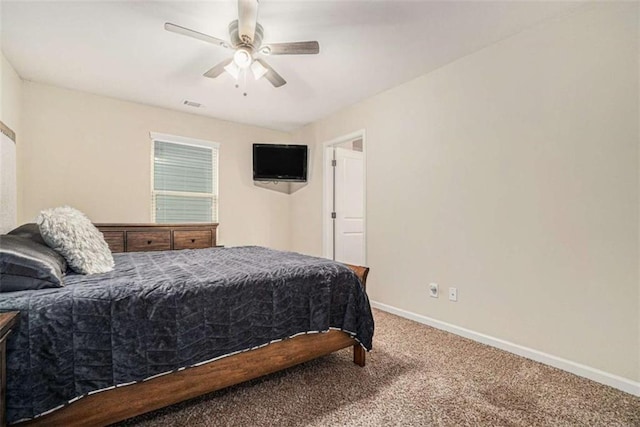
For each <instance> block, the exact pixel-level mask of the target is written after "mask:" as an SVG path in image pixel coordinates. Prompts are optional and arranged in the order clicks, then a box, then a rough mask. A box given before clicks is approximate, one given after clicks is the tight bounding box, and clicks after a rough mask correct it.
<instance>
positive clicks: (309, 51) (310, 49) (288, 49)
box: [260, 41, 320, 55]
mask: <svg viewBox="0 0 640 427" xmlns="http://www.w3.org/2000/svg"><path fill="white" fill-rule="evenodd" d="M260 52H262V53H264V54H265V55H315V54H317V53H320V44H319V43H318V42H316V41H313V42H292V43H271V44H267V45H264V46H262V47H261V48H260Z"/></svg>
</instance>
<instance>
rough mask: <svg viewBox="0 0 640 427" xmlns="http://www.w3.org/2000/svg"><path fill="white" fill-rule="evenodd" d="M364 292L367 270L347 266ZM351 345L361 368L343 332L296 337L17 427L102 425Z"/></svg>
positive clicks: (359, 353)
mask: <svg viewBox="0 0 640 427" xmlns="http://www.w3.org/2000/svg"><path fill="white" fill-rule="evenodd" d="M347 266H348V267H349V268H351V269H352V270H353V271H354V272H355V273H356V275H357V276H358V278H360V281H361V283H362V286H363V287H364V288H365V289H366V281H367V275H368V273H369V268H367V267H360V266H354V265H348V264H347ZM350 346H352V347H353V361H354V363H356V364H357V365H359V366H364V365H365V354H366V352H365V350H364V349H363V348H362V346H361V345H360V344H359V343H357V342H355V341H354V339H353V338H351V336H349V335H348V334H346V333H344V332H341V331H336V330H330V331H329V332H327V333H314V334H306V335H299V336H296V337H294V338H290V339H286V340H283V341H279V342H276V343H273V344H269V345H267V346H265V347H260V348H257V349H254V350H248V351H245V352H242V353H238V354H235V355H233V356H228V357H224V358H222V359H218V360H215V361H213V362H210V363H206V364H204V365H200V366H196V367H192V368H187V369H184V370H182V371H177V372H173V373H171V374H167V375H163V376H160V377H156V378H153V379H151V380H148V381H143V382H139V383H135V384H131V385H128V386H124V387H118V388H114V389H110V390H106V391H103V392H100V393H96V394H92V395H89V396H86V397H83V398H81V399H79V400H77V401H75V402H73V403H72V404H70V405H68V406H66V407H64V408H61V409H59V410H57V411H54V412H52V413H50V414H47V415H43V416H42V417H38V418H35V419H33V420H30V421H25V422H22V423H18V424H16V425H20V426H65V427H66V426H87V427H89V426H91V427H93V426H106V425H109V424H113V423H116V422H118V421H123V420H125V419H127V418H131V417H135V416H137V415H141V414H144V413H147V412H150V411H154V410H156V409H160V408H163V407H165V406H169V405H172V404H175V403H178V402H182V401H183V400H187V399H191V398H194V397H197V396H200V395H203V394H206V393H210V392H213V391H216V390H220V389H222V388H225V387H229V386H232V385H235V384H240V383H242V382H245V381H248V380H251V379H254V378H258V377H261V376H263V375H267V374H271V373H274V372H277V371H280V370H282V369H286V368H289V367H291V366H295V365H298V364H300V363H304V362H307V361H309V360H313V359H315V358H317V357H320V356H324V355H327V354H330V353H333V352H335V351H338V350H341V349H344V348H347V347H350Z"/></svg>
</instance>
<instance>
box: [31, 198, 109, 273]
mask: <svg viewBox="0 0 640 427" xmlns="http://www.w3.org/2000/svg"><path fill="white" fill-rule="evenodd" d="M36 222H37V223H38V226H39V227H40V234H42V238H43V239H44V241H45V242H46V243H47V245H49V246H50V247H51V248H52V249H53V250H55V251H56V252H58V253H59V254H60V255H62V256H63V257H64V258H65V259H66V260H67V264H69V267H71V269H72V270H73V271H75V272H76V273H82V274H95V273H106V272H107V271H111V270H113V266H114V262H113V256H112V255H111V251H110V250H109V246H108V245H107V242H105V241H104V236H103V235H102V233H100V231H98V229H97V228H96V227H95V226H94V225H93V224H92V223H91V220H90V219H89V218H87V216H86V215H85V214H83V213H82V212H80V211H79V210H77V209H74V208H72V207H69V206H62V207H59V208H54V209H47V210H44V211H42V212H40V215H38V218H37V219H36Z"/></svg>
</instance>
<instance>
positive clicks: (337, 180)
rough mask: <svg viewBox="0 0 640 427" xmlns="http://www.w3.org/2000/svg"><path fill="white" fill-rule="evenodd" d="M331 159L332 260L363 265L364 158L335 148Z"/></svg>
mask: <svg viewBox="0 0 640 427" xmlns="http://www.w3.org/2000/svg"><path fill="white" fill-rule="evenodd" d="M334 159H335V163H334V164H335V167H334V186H333V188H334V212H335V219H334V259H335V260H336V261H340V262H345V263H349V264H355V265H364V264H365V240H364V156H363V153H362V151H353V150H347V149H344V148H335V151H334Z"/></svg>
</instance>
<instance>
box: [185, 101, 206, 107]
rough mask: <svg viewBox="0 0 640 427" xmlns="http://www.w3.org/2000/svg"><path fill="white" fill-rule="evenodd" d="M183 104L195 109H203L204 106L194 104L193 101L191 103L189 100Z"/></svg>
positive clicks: (197, 103)
mask: <svg viewBox="0 0 640 427" xmlns="http://www.w3.org/2000/svg"><path fill="white" fill-rule="evenodd" d="M182 103H183V104H184V105H188V106H189V107H195V108H200V107H202V104H200V103H199V102H193V101H189V100H187V99H185V100H184V101H183V102H182Z"/></svg>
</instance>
